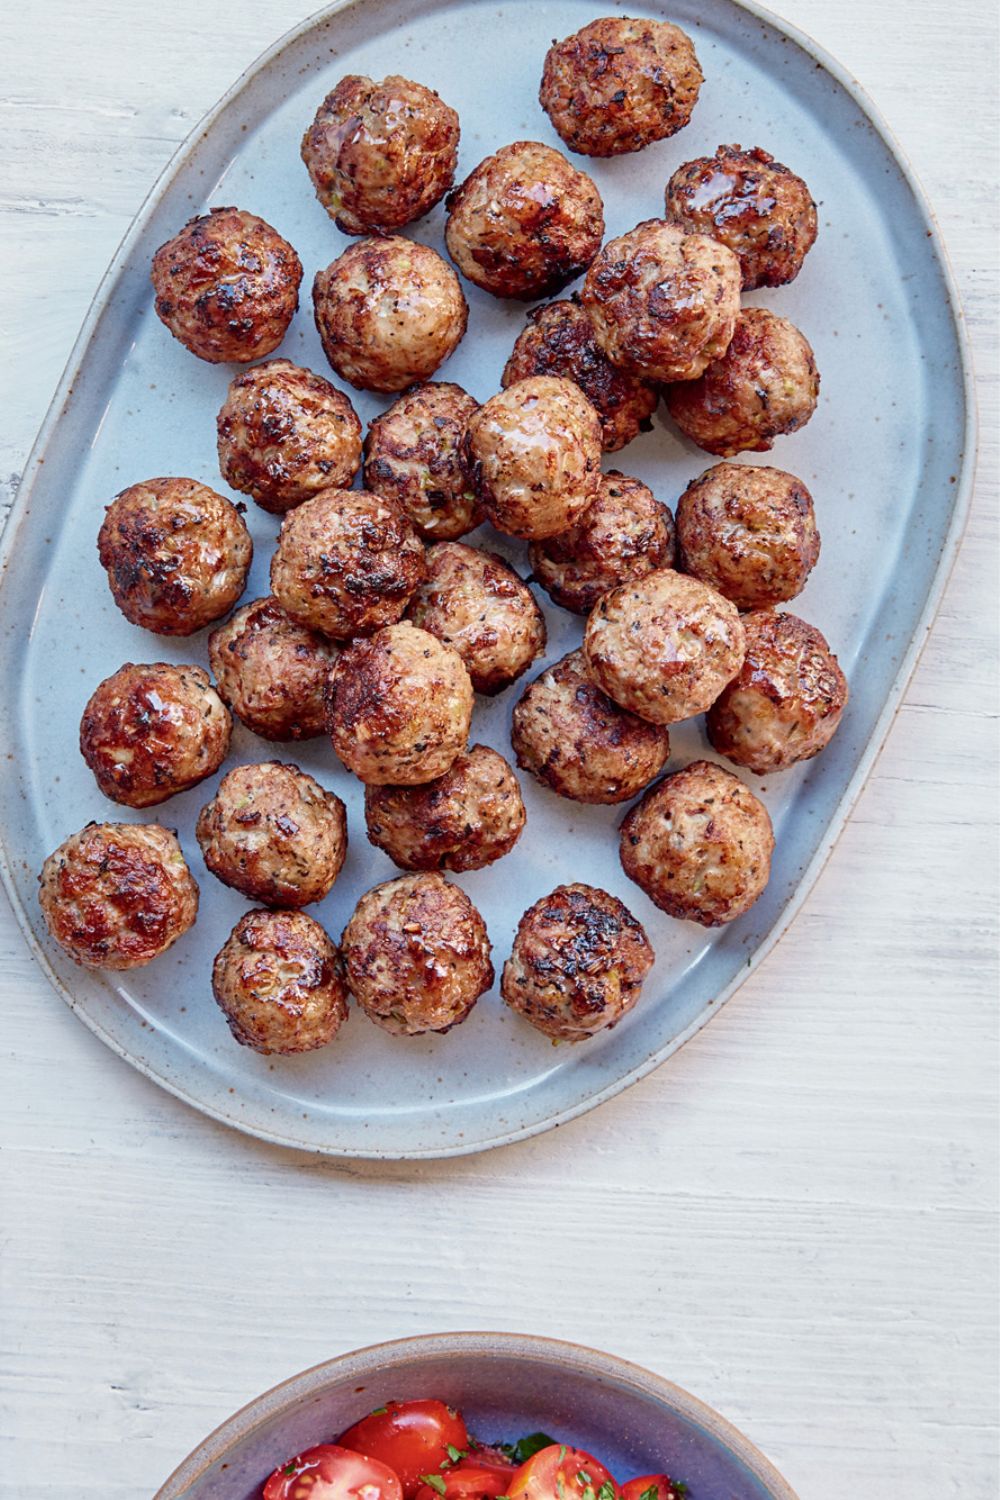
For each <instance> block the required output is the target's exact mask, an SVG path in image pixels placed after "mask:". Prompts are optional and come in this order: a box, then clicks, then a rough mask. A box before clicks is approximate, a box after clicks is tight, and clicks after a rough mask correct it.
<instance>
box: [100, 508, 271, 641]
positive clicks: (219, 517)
mask: <svg viewBox="0 0 1000 1500" xmlns="http://www.w3.org/2000/svg"><path fill="white" fill-rule="evenodd" d="M97 553H98V556H99V557H100V559H101V566H102V567H103V568H104V569H105V571H106V573H107V575H108V583H109V584H110V585H111V592H112V594H113V595H114V597H115V603H116V604H117V605H118V608H119V609H120V610H121V612H122V614H123V615H124V616H125V618H126V620H130V621H131V622H132V624H133V625H142V626H143V627H144V628H145V629H146V630H153V631H155V632H156V634H157V635H193V634H194V632H195V631H196V630H201V629H203V628H204V626H206V625H210V624H211V623H212V621H213V620H218V619H220V618H221V617H222V615H224V614H226V613H228V611H229V610H231V609H232V607H233V605H234V604H235V603H236V601H237V599H238V598H239V597H240V595H241V594H242V592H243V590H244V588H245V587H246V581H247V573H248V571H249V569H250V563H251V560H252V558H253V542H252V541H251V540H250V533H249V532H248V531H247V529H246V526H245V525H244V523H243V518H242V516H241V515H240V513H239V511H238V510H237V509H236V507H235V505H232V504H230V502H229V501H228V500H224V499H223V497H222V496H221V495H217V494H216V493H215V491H214V490H210V489H209V488H208V486H207V485H204V484H198V483H197V482H196V481H195V480H194V479H147V480H146V481H145V483H143V484H132V485H129V487H128V489H127V490H122V492H121V494H120V495H116V496H115V498H114V499H113V500H112V502H111V504H110V505H109V506H108V508H107V511H106V512H105V516H104V521H103V523H102V525H101V529H100V532H99V533H98V537H97Z"/></svg>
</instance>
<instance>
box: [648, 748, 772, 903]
mask: <svg viewBox="0 0 1000 1500" xmlns="http://www.w3.org/2000/svg"><path fill="white" fill-rule="evenodd" d="M773 849H774V834H773V832H772V830H771V819H770V818H769V817H768V812H767V808H766V807H765V806H764V804H763V802H761V801H760V800H759V799H758V798H757V797H755V796H754V794H753V792H751V791H750V789H749V787H746V786H744V785H743V782H742V781H740V779H739V778H738V777H737V776H734V775H733V773H732V772H731V771H724V770H723V769H722V767H721V766H716V765H713V764H712V762H711V761H707V760H696V761H693V762H692V764H691V765H689V766H685V768H684V770H683V771H675V772H674V774H673V775H672V776H665V777H664V779H663V780H662V781H661V782H660V783H659V784H658V785H657V786H654V787H652V788H650V790H649V791H648V792H647V793H646V795H645V796H644V797H643V799H642V801H641V802H638V803H636V805H635V807H633V809H632V811H631V812H630V813H629V815H628V817H627V818H626V819H625V822H624V823H623V824H622V833H621V859H622V866H623V868H624V870H625V874H626V875H627V876H628V878H629V879H630V880H634V881H635V883H636V885H638V886H640V887H641V889H642V890H644V891H645V892H646V895H647V896H648V897H649V899H650V901H652V902H653V904H654V905H655V906H658V907H659V908H660V909H661V911H665V912H666V913H667V914H668V915H669V916H671V917H677V918H679V919H680V920H682V921H683V920H687V921H691V922H700V923H701V925H702V926H703V927H721V926H722V924H723V923H725V922H732V921H734V920H735V918H736V917H740V916H742V915H743V913H744V912H745V911H749V910H750V907H751V906H753V904H754V902H755V901H756V900H757V898H758V896H760V894H761V892H762V891H763V889H764V887H765V886H766V885H767V880H768V876H769V875H770V872H771V853H772V851H773Z"/></svg>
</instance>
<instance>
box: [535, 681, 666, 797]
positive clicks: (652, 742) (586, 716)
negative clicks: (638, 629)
mask: <svg viewBox="0 0 1000 1500" xmlns="http://www.w3.org/2000/svg"><path fill="white" fill-rule="evenodd" d="M510 741H511V744H512V745H513V746H514V750H515V753H516V755H517V763H518V765H519V766H522V767H523V768H524V770H526V771H530V772H531V774H532V776H534V777H535V778H536V780H538V781H540V782H541V783H542V785H543V786H547V787H549V788H550V790H551V791H553V792H557V793H558V794H559V796H560V797H570V798H572V799H573V801H574V802H596V803H604V802H627V801H628V800H629V798H631V797H635V796H636V795H637V794H638V793H639V792H641V791H642V789H643V787H644V786H648V785H649V783H650V782H651V781H652V780H653V777H654V776H659V774H660V772H661V771H662V770H663V767H664V766H665V765H666V763H667V758H668V756H669V755H670V736H669V734H668V733H667V731H666V729H664V728H662V727H661V726H660V725H659V724H648V723H647V722H646V721H645V719H640V718H637V716H636V715H635V714H632V713H629V712H628V710H627V709H624V708H619V707H618V705H617V703H613V702H612V701H611V699H610V698H609V697H607V696H606V694H604V693H602V692H601V690H600V688H599V687H595V685H594V684H593V683H592V682H591V680H590V678H589V676H588V675H587V664H586V660H585V658H584V655H583V652H582V651H571V652H570V654H569V655H568V656H564V657H563V659H562V661H558V662H556V664H555V666H552V667H547V668H546V670H545V671H544V672H543V673H542V675H541V676H540V677H537V678H536V679H535V681H534V682H532V683H530V684H529V686H528V687H526V688H525V690H524V692H523V693H522V695H521V697H520V699H519V701H518V703H517V706H516V708H515V709H514V717H513V720H512V722H511V728H510Z"/></svg>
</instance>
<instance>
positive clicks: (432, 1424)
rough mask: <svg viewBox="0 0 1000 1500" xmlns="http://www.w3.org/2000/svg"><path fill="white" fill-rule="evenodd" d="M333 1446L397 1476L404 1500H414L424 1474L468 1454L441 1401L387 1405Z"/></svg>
mask: <svg viewBox="0 0 1000 1500" xmlns="http://www.w3.org/2000/svg"><path fill="white" fill-rule="evenodd" d="M337 1441H338V1442H339V1443H340V1445H341V1446H342V1447H344V1448H354V1449H356V1450H357V1452H358V1453H366V1454H367V1455H368V1456H369V1457H370V1458H377V1459H378V1460H379V1462H380V1463H383V1464H387V1465H388V1466H389V1468H390V1469H392V1470H393V1471H394V1473H396V1474H398V1475H399V1480H400V1483H401V1484H402V1486H403V1495H404V1496H405V1500H415V1496H416V1493H417V1491H418V1490H419V1489H420V1487H421V1484H422V1483H423V1475H424V1474H437V1473H440V1471H441V1469H442V1468H447V1467H450V1465H451V1464H452V1463H454V1462H455V1461H456V1456H457V1454H459V1453H464V1452H465V1451H466V1450H467V1448H468V1446H469V1434H468V1433H467V1432H466V1430H465V1423H464V1422H463V1421H462V1418H461V1417H460V1416H459V1414H458V1412H457V1411H452V1409H451V1407H450V1406H445V1404H444V1402H443V1401H387V1402H386V1404H385V1406H383V1407H380V1408H379V1410H378V1411H373V1412H372V1414H371V1416H369V1417H362V1419H361V1421H360V1422H356V1423H355V1424H354V1426H353V1427H350V1428H348V1430H347V1431H346V1432H345V1433H343V1434H342V1435H341V1436H340V1437H339V1438H338V1439H337Z"/></svg>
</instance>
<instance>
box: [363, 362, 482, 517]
mask: <svg viewBox="0 0 1000 1500" xmlns="http://www.w3.org/2000/svg"><path fill="white" fill-rule="evenodd" d="M478 410H479V402H478V401H476V400H475V398H474V397H472V396H470V395H469V393H468V391H464V390H463V389H462V387H461V386H460V385H453V384H451V383H450V382H448V381H440V382H437V383H434V382H431V383H429V384H425V385H416V386H414V387H413V388H412V390H409V391H406V392H404V394H403V395H402V396H400V397H399V399H398V400H397V401H394V402H393V404H392V406H390V407H389V408H388V410H387V411H384V412H383V413H382V414H381V416H378V417H375V418H374V420H373V421H372V423H371V426H370V427H369V429H368V436H367V437H366V438H365V484H366V485H367V486H368V488H369V489H370V490H371V491H372V492H373V493H374V494H376V495H382V496H383V497H384V498H385V499H386V500H392V501H394V502H395V503H396V504H397V505H398V506H399V507H400V509H401V510H402V511H404V512H405V514H406V515H408V516H409V518H410V520H411V521H412V522H413V524H414V526H415V527H416V528H417V531H418V533H419V535H420V536H421V537H422V538H423V539H424V541H428V542H454V541H457V540H458V538H459V537H461V536H464V535H465V533H466V532H467V531H471V530H472V528H473V527H474V526H478V525H479V522H480V521H481V520H482V511H481V510H480V508H479V504H478V502H477V500H476V495H475V491H474V489H473V487H472V480H471V478H470V476H469V472H468V469H467V468H466V463H465V453H464V448H463V444H464V439H465V429H466V427H467V425H468V422H469V419H470V417H472V415H473V414H474V413H475V412H477V411H478Z"/></svg>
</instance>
